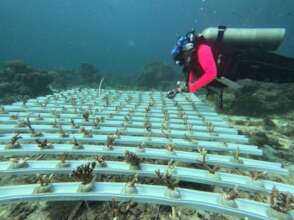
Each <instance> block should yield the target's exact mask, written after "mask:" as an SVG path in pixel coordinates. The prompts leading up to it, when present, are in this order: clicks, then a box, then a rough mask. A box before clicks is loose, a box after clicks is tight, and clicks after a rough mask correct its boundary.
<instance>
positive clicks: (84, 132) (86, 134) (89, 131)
mask: <svg viewBox="0 0 294 220" xmlns="http://www.w3.org/2000/svg"><path fill="white" fill-rule="evenodd" d="M81 132H82V133H83V134H84V137H88V138H92V137H93V132H92V130H87V129H86V128H84V127H83V128H81Z"/></svg>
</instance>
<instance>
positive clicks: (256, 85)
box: [226, 79, 294, 116]
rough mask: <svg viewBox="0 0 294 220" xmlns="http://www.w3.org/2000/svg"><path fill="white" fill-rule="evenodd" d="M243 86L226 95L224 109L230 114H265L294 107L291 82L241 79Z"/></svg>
mask: <svg viewBox="0 0 294 220" xmlns="http://www.w3.org/2000/svg"><path fill="white" fill-rule="evenodd" d="M239 83H240V84H241V85H242V86H243V88H241V89H239V90H237V91H236V92H234V95H233V96H232V95H227V96H226V97H230V100H226V101H227V102H228V103H229V105H227V106H226V111H228V112H230V113H232V114H239V115H248V116H265V115H269V114H279V113H285V112H288V111H290V110H293V108H294V98H293V97H294V84H293V83H283V84H277V83H264V82H258V81H253V80H249V79H246V80H241V81H239Z"/></svg>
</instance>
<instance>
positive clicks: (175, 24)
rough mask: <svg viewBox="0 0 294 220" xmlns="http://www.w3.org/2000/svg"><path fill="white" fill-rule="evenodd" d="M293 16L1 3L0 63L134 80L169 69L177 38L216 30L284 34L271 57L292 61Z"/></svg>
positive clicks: (289, 9)
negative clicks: (87, 68) (86, 70)
mask: <svg viewBox="0 0 294 220" xmlns="http://www.w3.org/2000/svg"><path fill="white" fill-rule="evenodd" d="M293 8H294V1H293V0H283V1H278V0H258V1H257V0H246V1H245V0H244V1H243V0H221V1H220V0H206V1H205V0H140V1H139V0H83V1H82V0H42V1H41V0H25V1H24V0H1V1H0V60H1V61H2V60H7V59H16V58H19V59H24V60H25V61H26V62H28V63H30V64H32V65H34V66H38V67H42V68H48V69H49V68H50V69H51V68H76V67H77V66H78V65H79V64H80V63H82V62H88V63H94V64H96V65H97V66H98V68H99V69H100V70H101V71H105V72H113V73H118V74H122V73H136V72H139V71H140V70H141V69H142V68H143V66H144V65H145V64H146V63H150V62H153V61H159V60H161V61H165V62H167V63H172V60H171V58H170V50H171V48H172V47H173V45H174V42H175V40H176V38H177V35H178V34H182V33H185V32H187V31H189V30H190V29H191V28H192V27H194V28H196V30H199V31H200V30H202V29H204V28H205V27H208V26H217V25H219V24H225V25H228V26H234V27H285V28H287V37H286V39H285V41H284V43H283V45H282V47H281V48H280V50H279V51H278V52H279V53H281V54H285V55H288V56H294V37H293V36H294V26H293V22H292V21H293V20H294V15H293Z"/></svg>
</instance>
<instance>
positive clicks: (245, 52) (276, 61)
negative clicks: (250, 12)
mask: <svg viewBox="0 0 294 220" xmlns="http://www.w3.org/2000/svg"><path fill="white" fill-rule="evenodd" d="M284 36H285V29H283V28H260V29H253V28H252V29H250V28H240V29H239V28H226V27H225V26H219V27H218V28H207V29H205V30H204V31H203V32H202V33H200V34H196V33H195V31H191V32H188V33H187V34H186V35H185V36H180V37H179V38H178V39H177V42H176V46H175V47H174V48H173V50H172V52H171V54H172V57H173V59H174V60H175V62H176V64H178V65H180V66H182V67H183V72H184V73H185V75H186V77H185V78H186V82H178V83H177V87H176V88H175V89H173V90H170V91H169V92H168V93H167V97H168V98H174V97H175V96H176V95H177V94H178V93H181V92H191V93H195V92H197V91H198V90H199V89H201V88H203V87H207V88H208V90H209V88H212V89H213V88H214V91H215V88H220V89H221V94H220V95H221V100H222V94H223V88H226V87H232V88H240V86H239V85H238V84H237V83H235V82H234V81H236V80H241V79H245V78H249V79H253V80H259V81H265V82H277V83H286V82H294V59H293V58H287V57H284V56H280V55H277V54H274V53H271V52H269V51H273V50H276V49H277V48H278V47H279V45H280V44H281V42H282V41H283V39H284ZM221 102H222V101H221ZM221 105H222V103H221Z"/></svg>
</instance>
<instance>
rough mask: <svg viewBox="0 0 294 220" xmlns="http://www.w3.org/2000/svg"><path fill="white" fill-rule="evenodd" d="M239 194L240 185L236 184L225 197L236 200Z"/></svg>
mask: <svg viewBox="0 0 294 220" xmlns="http://www.w3.org/2000/svg"><path fill="white" fill-rule="evenodd" d="M239 195H240V192H239V189H238V186H236V187H234V188H233V189H231V190H230V191H229V192H228V193H225V195H224V199H226V200H234V199H236V198H238V197H239Z"/></svg>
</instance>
